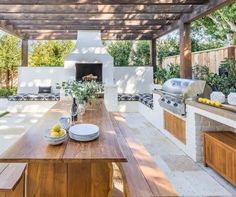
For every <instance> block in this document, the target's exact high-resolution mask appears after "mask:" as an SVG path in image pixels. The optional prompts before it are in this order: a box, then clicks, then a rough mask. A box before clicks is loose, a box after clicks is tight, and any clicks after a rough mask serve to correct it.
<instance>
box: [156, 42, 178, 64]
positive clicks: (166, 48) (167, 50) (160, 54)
mask: <svg viewBox="0 0 236 197" xmlns="http://www.w3.org/2000/svg"><path fill="white" fill-rule="evenodd" d="M156 48H157V58H158V61H159V64H160V65H161V64H162V62H163V59H164V58H165V57H168V56H173V55H178V54H179V41H178V39H177V38H167V39H164V40H160V39H159V40H157V47H156Z"/></svg>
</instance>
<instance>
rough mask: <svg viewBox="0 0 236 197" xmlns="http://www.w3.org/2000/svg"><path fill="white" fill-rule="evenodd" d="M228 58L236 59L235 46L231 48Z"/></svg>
mask: <svg viewBox="0 0 236 197" xmlns="http://www.w3.org/2000/svg"><path fill="white" fill-rule="evenodd" d="M228 58H230V59H236V47H235V46H230V47H229V48H228Z"/></svg>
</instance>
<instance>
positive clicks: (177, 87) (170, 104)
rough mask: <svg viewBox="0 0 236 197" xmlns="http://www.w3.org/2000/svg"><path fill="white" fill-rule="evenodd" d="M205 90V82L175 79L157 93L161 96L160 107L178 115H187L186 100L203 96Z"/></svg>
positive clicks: (166, 83) (167, 82)
mask: <svg viewBox="0 0 236 197" xmlns="http://www.w3.org/2000/svg"><path fill="white" fill-rule="evenodd" d="M205 88H206V82H205V81H201V80H189V79H176V78H173V79H170V80H168V81H166V82H165V83H164V84H163V86H162V89H160V90H156V91H157V92H158V93H160V94H161V98H160V99H159V104H160V106H162V107H163V108H166V109H168V110H170V111H172V112H174V113H176V114H180V115H185V114H186V104H185V100H186V99H188V98H192V99H194V98H196V97H198V96H201V95H202V94H203V93H204V91H205Z"/></svg>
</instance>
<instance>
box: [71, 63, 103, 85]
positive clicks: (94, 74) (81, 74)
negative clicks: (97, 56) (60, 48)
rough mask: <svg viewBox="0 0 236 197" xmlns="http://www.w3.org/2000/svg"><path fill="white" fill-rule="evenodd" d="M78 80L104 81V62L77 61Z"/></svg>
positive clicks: (76, 77)
mask: <svg viewBox="0 0 236 197" xmlns="http://www.w3.org/2000/svg"><path fill="white" fill-rule="evenodd" d="M75 67H76V76H75V79H76V81H84V80H86V79H94V80H96V81H98V82H102V64H101V63H76V64H75Z"/></svg>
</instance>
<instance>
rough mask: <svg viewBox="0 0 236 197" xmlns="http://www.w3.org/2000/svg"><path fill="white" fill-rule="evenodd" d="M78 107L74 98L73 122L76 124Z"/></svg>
mask: <svg viewBox="0 0 236 197" xmlns="http://www.w3.org/2000/svg"><path fill="white" fill-rule="evenodd" d="M77 110H78V105H77V103H76V100H75V98H73V103H72V106H71V121H72V122H76V121H77V115H78V111H77Z"/></svg>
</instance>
